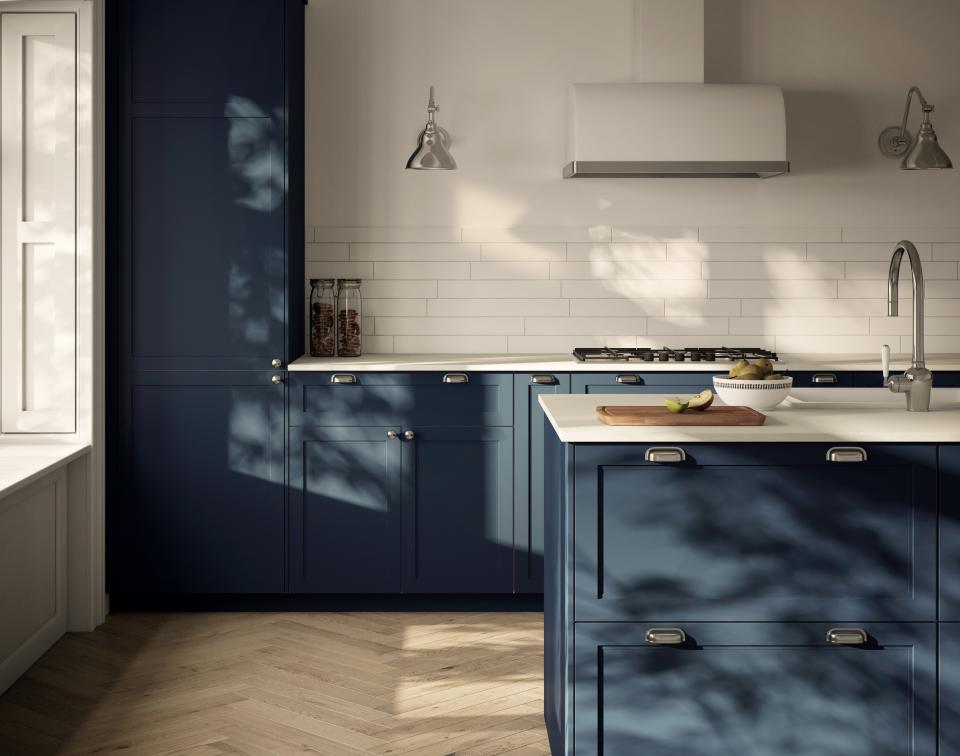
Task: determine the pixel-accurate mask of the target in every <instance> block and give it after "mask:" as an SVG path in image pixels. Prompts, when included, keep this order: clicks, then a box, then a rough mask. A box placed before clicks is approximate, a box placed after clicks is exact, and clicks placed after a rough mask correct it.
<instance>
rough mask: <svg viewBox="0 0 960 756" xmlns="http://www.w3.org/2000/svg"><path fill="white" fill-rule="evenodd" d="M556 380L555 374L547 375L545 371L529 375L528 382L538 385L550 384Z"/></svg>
mask: <svg viewBox="0 0 960 756" xmlns="http://www.w3.org/2000/svg"><path fill="white" fill-rule="evenodd" d="M556 382H557V376H555V375H547V374H546V373H542V374H539V375H533V376H531V377H530V383H536V384H537V385H539V386H552V385H553V384H554V383H556Z"/></svg>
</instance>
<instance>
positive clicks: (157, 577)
mask: <svg viewBox="0 0 960 756" xmlns="http://www.w3.org/2000/svg"><path fill="white" fill-rule="evenodd" d="M271 375H272V374H271V373H269V372H257V371H208V372H192V373H186V372H184V371H155V372H148V373H143V374H138V375H129V376H126V377H125V381H124V383H123V392H122V407H121V417H122V418H123V426H122V428H121V436H122V438H125V439H130V440H131V441H132V442H131V443H127V444H124V445H123V446H121V448H120V451H119V455H120V456H119V459H118V460H117V462H118V464H117V469H118V471H119V473H120V474H119V475H118V476H117V477H116V479H115V485H116V489H115V495H114V496H113V497H112V500H111V505H112V506H111V507H110V510H109V517H110V523H109V524H110V531H109V532H110V534H112V535H113V536H114V537H112V538H110V539H109V542H108V548H109V552H108V553H109V559H110V562H109V564H110V575H109V578H110V591H111V592H119V593H135V592H136V593H276V592H281V591H283V590H284V589H285V582H286V581H285V574H284V573H285V533H284V530H285V528H284V522H285V503H284V502H285V498H286V485H285V484H286V481H285V476H284V469H285V448H284V447H285V444H284V437H285V430H286V429H285V424H284V403H285V396H284V387H283V386H282V385H274V384H273V383H272V382H271V380H270V378H271Z"/></svg>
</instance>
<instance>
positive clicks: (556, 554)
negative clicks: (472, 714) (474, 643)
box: [539, 395, 960, 756]
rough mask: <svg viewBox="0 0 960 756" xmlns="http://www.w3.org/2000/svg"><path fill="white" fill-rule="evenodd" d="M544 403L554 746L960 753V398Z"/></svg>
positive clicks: (654, 755) (602, 750) (566, 749)
mask: <svg viewBox="0 0 960 756" xmlns="http://www.w3.org/2000/svg"><path fill="white" fill-rule="evenodd" d="M539 401H540V404H541V405H542V407H543V409H544V412H545V415H546V421H545V422H546V436H547V442H546V449H545V480H544V488H545V494H546V495H545V502H546V506H545V509H546V521H545V542H546V554H545V573H546V575H545V578H546V580H545V582H546V588H545V620H544V622H545V665H546V673H545V678H546V680H545V684H546V695H545V716H546V721H547V727H548V730H549V734H550V741H551V747H552V750H553V753H554V754H610V755H615V756H620V755H621V754H645V755H647V756H673V755H674V754H676V755H678V756H679V755H680V754H683V755H684V756H720V755H721V754H722V755H723V756H734V755H736V756H742V755H743V754H756V755H757V756H773V755H775V754H791V755H792V756H834V755H835V756H878V755H884V756H887V755H889V756H894V755H896V756H934V755H935V754H937V753H938V742H939V753H940V754H956V753H960V704H958V703H957V701H958V700H960V671H958V669H960V654H958V648H960V644H958V642H957V638H958V637H960V633H958V631H957V628H958V625H957V624H953V623H956V621H957V620H960V612H958V610H957V608H958V604H960V601H958V595H957V594H958V593H960V588H958V587H957V586H958V584H960V581H958V580H957V578H958V577H960V526H958V521H957V517H958V511H960V483H958V481H960V446H957V445H956V444H958V443H960V403H957V404H956V406H954V405H952V404H941V405H940V406H939V407H938V409H937V410H936V411H933V412H930V413H925V414H918V413H907V412H906V411H905V409H904V408H903V407H902V406H900V405H899V404H889V405H888V406H885V407H867V406H859V407H847V406H842V405H837V406H827V405H820V404H817V405H813V406H785V407H784V408H783V409H780V410H777V411H775V412H771V413H769V418H768V420H767V423H766V424H765V425H764V426H762V427H757V428H716V427H712V428H706V427H701V428H690V427H680V428H665V427H655V428H651V427H624V426H621V427H610V426H605V425H603V424H602V423H600V422H599V421H598V420H597V419H596V417H595V408H596V406H597V405H600V404H647V403H649V404H656V403H659V401H660V397H658V396H655V395H651V396H644V397H637V396H631V397H623V396H613V395H611V396H603V395H600V396H597V395H594V396H542V397H541V398H540V400H539ZM938 534H939V539H940V542H939V551H938ZM938 554H939V560H938ZM938 586H939V588H938ZM938 670H939V673H938ZM938 688H939V689H938Z"/></svg>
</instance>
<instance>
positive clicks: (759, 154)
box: [563, 83, 790, 178]
mask: <svg viewBox="0 0 960 756" xmlns="http://www.w3.org/2000/svg"><path fill="white" fill-rule="evenodd" d="M569 107H570V111H569V122H568V128H569V132H568V138H567V144H568V160H569V162H568V163H567V165H566V166H565V167H564V169H563V176H564V178H599V177H604V178H611V177H620V178H631V177H637V178H640V177H727V178H733V177H736V178H740V177H742V178H757V177H761V178H767V177H769V176H779V175H781V174H784V173H788V172H789V171H790V163H789V162H788V161H787V130H786V116H785V112H784V106H783V92H782V90H781V89H780V87H778V86H775V85H770V84H699V83H694V84H688V83H684V84H660V83H654V84H651V83H632V84H574V85H573V86H572V87H571V93H570V102H569Z"/></svg>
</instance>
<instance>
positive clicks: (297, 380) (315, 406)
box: [290, 372, 513, 430]
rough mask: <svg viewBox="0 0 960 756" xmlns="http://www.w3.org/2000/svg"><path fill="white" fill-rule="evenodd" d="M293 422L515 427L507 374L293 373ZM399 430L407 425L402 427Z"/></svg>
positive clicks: (301, 423)
mask: <svg viewBox="0 0 960 756" xmlns="http://www.w3.org/2000/svg"><path fill="white" fill-rule="evenodd" d="M290 376H291V377H290V384H291V385H290V388H291V391H290V424H291V425H318V426H379V425H397V426H398V430H401V429H403V428H407V427H408V426H410V427H416V426H421V427H422V426H428V425H433V426H489V425H493V426H510V425H513V375H512V374H509V373H463V372H455V373H454V372H450V373H433V372H431V373H379V372H357V373H350V372H329V373H306V372H302V373H298V372H292V373H291V374H290ZM399 426H403V428H400V427H399Z"/></svg>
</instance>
